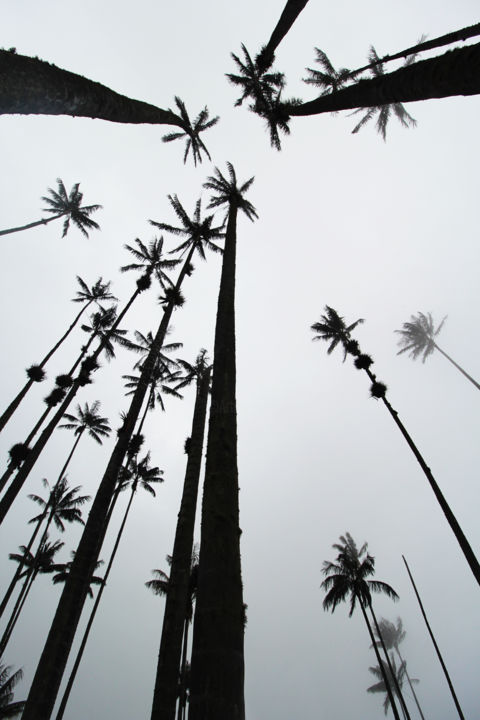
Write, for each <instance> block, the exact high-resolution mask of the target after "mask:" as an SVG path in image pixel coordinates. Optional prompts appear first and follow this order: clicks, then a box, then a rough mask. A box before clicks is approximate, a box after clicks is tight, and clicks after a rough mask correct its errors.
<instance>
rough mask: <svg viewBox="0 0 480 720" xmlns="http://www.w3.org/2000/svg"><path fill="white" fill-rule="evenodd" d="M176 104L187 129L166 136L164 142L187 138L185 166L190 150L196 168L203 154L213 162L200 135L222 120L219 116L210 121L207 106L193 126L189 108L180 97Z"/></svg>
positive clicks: (177, 98) (176, 98)
mask: <svg viewBox="0 0 480 720" xmlns="http://www.w3.org/2000/svg"><path fill="white" fill-rule="evenodd" d="M175 104H176V106H177V108H178V109H179V111H180V117H181V118H182V122H183V126H184V128H185V129H184V131H183V132H174V133H168V134H167V135H164V136H163V137H162V140H163V142H172V140H179V139H180V138H187V143H186V145H185V155H184V156H183V163H184V164H185V163H186V162H187V157H188V154H189V152H190V150H191V151H192V157H193V163H194V165H195V166H196V165H197V160H198V162H200V163H201V162H202V152H204V153H205V155H206V156H207V157H208V159H209V160H211V157H210V153H209V152H208V150H207V148H206V147H205V145H204V144H203V142H202V140H201V139H200V133H201V132H203V131H204V130H208V128H211V127H213V126H214V125H216V124H217V122H218V121H219V120H220V118H219V117H218V116H217V117H214V118H212V119H211V120H209V119H208V115H209V112H208V108H207V107H206V106H205V107H204V108H203V110H201V112H200V113H199V114H198V115H197V117H196V118H195V120H194V122H193V125H192V123H191V121H190V118H189V116H188V112H187V108H186V107H185V103H184V102H183V101H182V100H180V98H179V97H175Z"/></svg>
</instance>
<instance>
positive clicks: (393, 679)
mask: <svg viewBox="0 0 480 720" xmlns="http://www.w3.org/2000/svg"><path fill="white" fill-rule="evenodd" d="M381 662H382V666H383V667H382V670H380V668H379V667H378V665H377V666H376V667H369V668H368V669H369V671H370V672H371V673H372V675H375V677H376V679H377V680H378V682H376V683H375V685H370V687H368V688H367V692H369V693H378V692H382V693H385V700H384V701H383V709H384V711H385V715H386V714H387V712H388V708H389V706H390V698H389V696H388V692H387V687H386V685H385V681H384V679H383V676H384V674H385V675H386V676H387V677H388V679H389V682H390V687H392V688H393V689H394V691H395V692H397V690H396V687H399V688H400V690H401V689H402V687H403V680H404V678H405V672H406V664H405V663H404V662H402V663H400V665H399V667H398V668H397V666H396V663H395V658H394V657H393V653H392V655H391V656H390V665H391V667H392V669H393V673H392V672H391V671H390V668H389V666H388V665H387V663H384V662H383V660H382V661H381ZM410 682H414V683H418V682H420V681H419V680H416V679H415V678H412V680H411V681H410ZM397 696H398V693H397ZM398 698H399V700H400V701H401V703H400V704H401V707H402V710H403V705H402V702H403V697H402V696H401V695H400V696H398ZM404 717H406V715H405V711H404Z"/></svg>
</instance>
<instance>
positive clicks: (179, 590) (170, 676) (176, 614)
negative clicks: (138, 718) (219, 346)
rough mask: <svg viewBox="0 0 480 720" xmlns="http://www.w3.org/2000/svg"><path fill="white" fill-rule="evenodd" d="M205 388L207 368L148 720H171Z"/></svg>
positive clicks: (201, 383) (185, 600)
mask: <svg viewBox="0 0 480 720" xmlns="http://www.w3.org/2000/svg"><path fill="white" fill-rule="evenodd" d="M209 387H210V370H208V371H206V372H205V373H204V375H203V377H202V378H201V379H200V380H199V381H198V385H197V396H196V400H195V408H194V413H193V421H192V432H191V435H190V447H189V451H188V460H187V467H186V471H185V481H184V484H183V494H182V500H181V504H180V512H179V513H178V521H177V529H176V532H175V542H174V545H173V553H172V564H171V567H170V579H169V582H168V592H167V599H166V603H165V613H164V616H163V627H162V637H161V642H160V651H159V655H158V664H157V675H156V680H155V690H154V695H153V705H152V715H151V718H152V720H175V705H176V701H177V689H178V672H179V668H180V660H181V652H182V636H183V628H184V624H185V615H186V610H187V603H188V592H189V582H190V570H191V564H192V549H193V531H194V527H195V515H196V510H197V496H198V484H199V479H200V469H201V465H202V453H203V440H204V435H205V419H206V414H207V404H208V391H209Z"/></svg>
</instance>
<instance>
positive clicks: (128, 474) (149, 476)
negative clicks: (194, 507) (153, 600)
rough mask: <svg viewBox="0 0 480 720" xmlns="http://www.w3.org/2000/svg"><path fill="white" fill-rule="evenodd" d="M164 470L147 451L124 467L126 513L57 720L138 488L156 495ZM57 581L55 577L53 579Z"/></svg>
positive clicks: (123, 483)
mask: <svg viewBox="0 0 480 720" xmlns="http://www.w3.org/2000/svg"><path fill="white" fill-rule="evenodd" d="M162 475H163V470H160V469H159V468H158V467H151V466H150V453H147V454H146V455H145V457H144V458H143V459H142V460H140V461H139V462H138V463H135V462H134V461H130V463H129V464H128V467H125V468H123V469H122V473H121V474H120V478H119V479H120V488H119V489H120V491H122V490H126V489H127V488H130V498H129V501H128V503H127V507H126V509H125V513H124V515H123V519H122V522H121V523H120V528H119V530H118V533H117V537H116V539H115V543H114V545H113V549H112V552H111V554H110V559H109V561H108V564H107V568H106V570H105V574H104V576H103V579H101V580H99V582H98V583H97V584H99V585H100V588H99V591H98V593H97V597H96V598H95V603H94V605H93V608H92V611H91V613H90V617H89V619H88V623H87V626H86V628H85V631H84V634H83V637H82V641H81V643H80V647H79V649H78V652H77V656H76V658H75V662H74V664H73V667H72V670H71V673H70V676H69V678H68V682H67V685H66V687H65V691H64V693H63V697H62V701H61V703H60V706H59V709H58V713H57V716H56V720H61V718H63V715H64V713H65V708H66V706H67V702H68V698H69V697H70V693H71V690H72V687H73V683H74V682H75V677H76V675H77V671H78V668H79V666H80V662H81V660H82V657H83V652H84V650H85V646H86V644H87V640H88V636H89V634H90V630H91V627H92V625H93V621H94V620H95V615H96V613H97V609H98V606H99V604H100V600H101V599H102V594H103V591H104V589H105V586H106V584H107V580H108V576H109V575H110V570H111V569H112V565H113V561H114V560H115V556H116V554H117V550H118V546H119V545H120V540H121V538H122V535H123V531H124V529H125V525H126V522H127V518H128V515H129V513H130V508H131V506H132V502H133V498H134V496H135V493H136V492H137V490H138V488H139V487H140V488H142V489H143V490H146V491H147V492H149V493H150V495H152V496H153V497H155V495H156V493H155V490H154V488H153V487H152V485H153V484H155V483H161V482H163V477H162ZM71 569H72V563H69V569H68V573H67V576H65V577H63V576H62V578H61V579H62V581H66V580H67V577H68V574H69V573H70V572H71ZM53 581H54V582H55V578H54V579H53ZM92 581H93V577H91V582H92Z"/></svg>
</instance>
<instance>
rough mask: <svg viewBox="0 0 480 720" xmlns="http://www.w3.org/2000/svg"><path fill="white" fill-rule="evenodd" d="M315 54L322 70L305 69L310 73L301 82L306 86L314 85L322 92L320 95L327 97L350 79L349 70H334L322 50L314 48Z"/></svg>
mask: <svg viewBox="0 0 480 720" xmlns="http://www.w3.org/2000/svg"><path fill="white" fill-rule="evenodd" d="M315 53H316V55H317V57H316V59H315V60H316V62H317V63H319V65H320V66H321V67H322V70H316V69H314V68H306V70H307V72H308V73H310V77H307V78H304V79H303V82H304V83H306V84H307V85H315V86H316V87H319V88H321V89H322V92H321V93H320V95H328V94H329V93H331V92H336V91H337V90H339V89H340V88H341V87H342V85H344V84H345V82H346V81H347V80H348V79H349V78H350V77H351V72H350V70H347V68H340V70H335V68H334V67H333V65H332V63H331V62H330V60H329V58H328V56H327V54H326V53H324V52H323V50H319V48H315Z"/></svg>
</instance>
